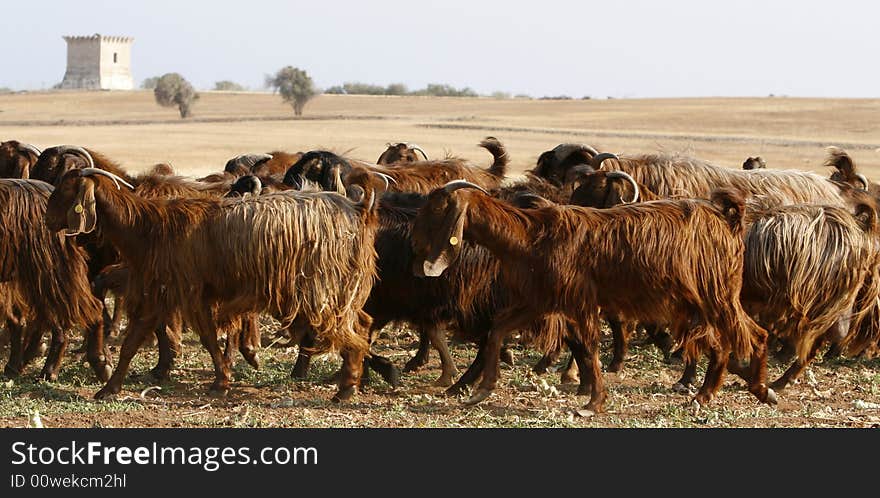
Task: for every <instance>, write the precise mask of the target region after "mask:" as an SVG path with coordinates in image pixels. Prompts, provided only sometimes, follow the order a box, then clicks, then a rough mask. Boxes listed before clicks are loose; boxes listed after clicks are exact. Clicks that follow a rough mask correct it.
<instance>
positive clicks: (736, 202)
mask: <svg viewBox="0 0 880 498" xmlns="http://www.w3.org/2000/svg"><path fill="white" fill-rule="evenodd" d="M710 200H711V202H712V205H713V206H715V207H716V208H717V209H718V210H719V211H721V215H722V216H724V218H725V219H726V220H727V225H728V226H729V227H730V229H731V230H732V231H733V233H734V234H735V235H737V236H741V235H742V233H743V216H744V215H745V210H746V201H745V199H744V198H743V196H742V194H740V193H739V192H737V191H736V190H733V189H729V188H721V189H717V190H715V191H713V192H712V196H711V198H710Z"/></svg>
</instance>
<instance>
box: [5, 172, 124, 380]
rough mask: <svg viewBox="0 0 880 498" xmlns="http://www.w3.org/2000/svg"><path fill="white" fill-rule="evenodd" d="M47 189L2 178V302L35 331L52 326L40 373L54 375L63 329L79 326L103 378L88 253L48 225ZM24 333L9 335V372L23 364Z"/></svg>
mask: <svg viewBox="0 0 880 498" xmlns="http://www.w3.org/2000/svg"><path fill="white" fill-rule="evenodd" d="M51 193H52V187H51V185H49V184H47V183H44V182H41V181H35V180H0V217H2V219H0V281H3V282H5V283H6V286H7V291H8V292H7V293H6V294H7V295H6V296H5V297H6V298H7V299H10V301H9V302H8V303H7V304H6V306H9V304H10V303H11V304H12V306H13V308H14V309H18V310H20V314H21V316H23V317H25V318H27V320H29V321H30V322H32V324H33V325H34V327H33V328H34V330H35V331H36V330H39V331H40V333H42V331H44V330H45V329H49V330H51V331H52V344H51V347H50V350H49V356H48V358H47V359H46V364H45V366H44V368H43V372H42V377H44V378H46V379H51V380H54V379H55V378H57V376H58V372H59V370H60V367H61V361H62V359H63V356H64V350H65V348H66V345H67V337H66V331H67V330H69V329H74V328H81V329H85V330H86V331H87V335H86V339H87V343H88V347H87V353H88V355H87V357H88V360H89V363H90V364H91V366H92V368H93V369H94V370H95V373H96V374H97V375H98V377H99V378H101V379H102V380H106V379H107V378H108V377H109V375H110V372H109V366H108V361H109V352H108V351H107V350H106V348H105V347H104V346H103V336H104V334H103V320H102V318H101V309H102V308H101V305H100V302H99V301H98V300H97V299H95V297H94V296H92V293H91V289H90V287H89V277H88V267H87V265H86V259H87V256H86V253H85V251H84V250H83V249H82V248H80V247H79V246H78V245H77V244H75V243H74V241H73V239H69V238H67V237H64V236H63V235H61V234H58V233H55V232H54V231H51V230H50V229H49V228H48V227H47V226H46V223H45V221H44V219H43V218H44V215H45V213H46V206H47V202H48V199H49V196H50V194H51ZM6 311H7V318H8V317H9V313H8V311H9V310H6ZM25 339H26V338H23V337H21V336H20V335H19V337H18V338H14V340H13V341H12V347H11V350H10V358H9V364H8V365H7V369H6V370H7V372H10V373H15V374H17V373H20V371H21V369H22V367H23V366H24V358H23V356H22V355H23V351H22V348H23V347H24V345H25V344H24V343H25V342H26V341H25ZM33 340H35V341H39V338H38V337H35V338H33Z"/></svg>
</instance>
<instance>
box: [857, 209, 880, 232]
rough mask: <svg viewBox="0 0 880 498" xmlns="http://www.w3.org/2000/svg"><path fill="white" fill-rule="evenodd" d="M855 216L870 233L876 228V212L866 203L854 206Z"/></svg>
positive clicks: (863, 228)
mask: <svg viewBox="0 0 880 498" xmlns="http://www.w3.org/2000/svg"><path fill="white" fill-rule="evenodd" d="M855 217H856V221H858V222H859V225H861V227H862V230H864V231H865V232H868V233H871V232H873V231H874V230H875V229H876V228H877V212H876V211H874V208H873V207H871V206H869V205H868V204H859V205H858V206H856V214H855Z"/></svg>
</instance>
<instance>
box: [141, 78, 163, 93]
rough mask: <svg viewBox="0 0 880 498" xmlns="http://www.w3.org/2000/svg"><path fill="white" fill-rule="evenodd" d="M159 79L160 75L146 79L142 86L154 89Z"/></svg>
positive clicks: (146, 88) (145, 88)
mask: <svg viewBox="0 0 880 498" xmlns="http://www.w3.org/2000/svg"><path fill="white" fill-rule="evenodd" d="M158 81H159V77H158V76H152V77H150V78H147V79H145V80H144V81H142V82H141V88H142V89H144V90H152V89H154V88H156V83H157V82H158Z"/></svg>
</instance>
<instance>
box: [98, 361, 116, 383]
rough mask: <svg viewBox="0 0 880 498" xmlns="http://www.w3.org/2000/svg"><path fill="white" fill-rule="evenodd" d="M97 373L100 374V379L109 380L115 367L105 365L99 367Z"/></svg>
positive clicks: (102, 380)
mask: <svg viewBox="0 0 880 498" xmlns="http://www.w3.org/2000/svg"><path fill="white" fill-rule="evenodd" d="M95 375H97V376H98V379H99V380H100V381H101V382H107V381H108V380H110V376H111V375H113V369H112V368H110V365H106V364H105V365H104V366H103V367H100V366H99V367H98V368H97V370H96V371H95Z"/></svg>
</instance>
